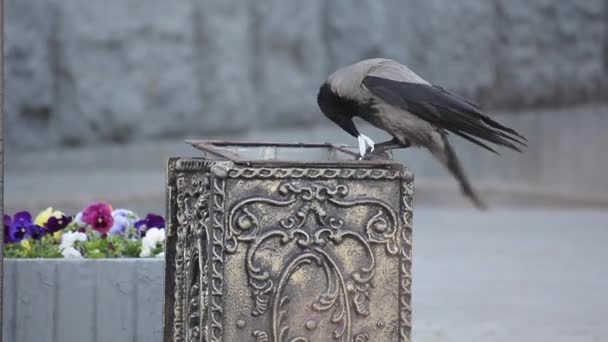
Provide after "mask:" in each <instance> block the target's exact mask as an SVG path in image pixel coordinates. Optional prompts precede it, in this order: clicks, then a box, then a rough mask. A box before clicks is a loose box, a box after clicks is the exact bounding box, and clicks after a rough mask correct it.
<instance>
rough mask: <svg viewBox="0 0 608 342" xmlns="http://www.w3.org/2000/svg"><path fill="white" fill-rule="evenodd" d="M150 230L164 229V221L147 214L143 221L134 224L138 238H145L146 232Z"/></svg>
mask: <svg viewBox="0 0 608 342" xmlns="http://www.w3.org/2000/svg"><path fill="white" fill-rule="evenodd" d="M150 228H159V229H160V228H165V219H164V218H163V217H162V216H160V215H156V214H152V213H149V214H148V215H146V217H145V218H144V219H143V220H139V221H137V222H135V230H137V233H138V234H139V236H142V237H143V236H146V231H147V230H148V229H150Z"/></svg>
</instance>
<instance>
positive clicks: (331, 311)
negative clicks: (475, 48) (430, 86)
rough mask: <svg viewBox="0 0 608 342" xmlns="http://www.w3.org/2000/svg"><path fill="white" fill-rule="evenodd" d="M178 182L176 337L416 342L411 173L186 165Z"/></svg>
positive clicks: (172, 172)
mask: <svg viewBox="0 0 608 342" xmlns="http://www.w3.org/2000/svg"><path fill="white" fill-rule="evenodd" d="M168 176H169V177H168V187H169V188H170V189H169V190H170V191H168V198H169V199H170V201H169V203H170V209H169V210H170V213H171V215H168V217H169V219H170V228H169V233H168V234H169V235H168V236H169V239H168V240H167V241H168V242H169V243H170V244H171V246H172V248H167V251H168V254H167V259H166V260H167V265H168V266H169V265H170V268H169V269H168V273H167V274H168V278H166V279H167V281H169V282H170V283H169V284H171V286H170V287H169V289H168V290H167V291H169V292H167V293H166V296H167V297H166V299H165V300H166V304H165V317H167V318H166V320H165V329H167V326H170V328H169V329H168V333H167V334H166V335H165V341H167V342H169V341H180V342H191V341H197V342H202V341H210V342H220V341H224V342H232V341H243V342H246V341H255V342H279V341H280V342H329V341H339V342H367V341H409V338H410V333H411V306H410V303H411V292H410V288H411V241H412V229H411V228H412V212H413V211H412V206H411V204H412V193H413V182H412V175H411V172H410V171H409V170H404V171H403V170H401V169H398V168H380V167H378V168H369V169H368V168H348V167H346V168H342V167H335V168H334V167H332V168H325V167H314V166H313V167H308V166H307V167H301V166H296V167H257V166H249V165H247V166H244V165H233V164H230V163H225V162H221V161H220V162H216V161H201V160H189V159H176V160H175V161H173V164H170V165H169V174H168ZM368 194H369V195H368ZM168 247H169V246H168ZM167 313H168V314H167Z"/></svg>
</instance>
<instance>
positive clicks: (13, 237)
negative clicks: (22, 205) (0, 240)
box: [5, 211, 34, 242]
mask: <svg viewBox="0 0 608 342" xmlns="http://www.w3.org/2000/svg"><path fill="white" fill-rule="evenodd" d="M5 222H6V219H5ZM33 226H34V224H33V223H32V215H30V213H28V212H27V211H20V212H18V213H16V214H15V217H13V222H11V223H10V225H9V227H8V239H7V240H8V241H10V242H19V241H21V240H23V239H25V238H27V237H29V236H30V235H31V233H32V229H33V228H32V227H33Z"/></svg>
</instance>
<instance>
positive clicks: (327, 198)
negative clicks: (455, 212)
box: [225, 181, 399, 342]
mask: <svg viewBox="0 0 608 342" xmlns="http://www.w3.org/2000/svg"><path fill="white" fill-rule="evenodd" d="M353 212H354V213H355V214H353V215H351V214H350V213H353ZM398 228H399V217H398V215H397V212H396V211H395V210H394V209H393V208H392V207H391V206H390V205H389V204H387V203H385V202H383V201H381V200H378V199H374V198H362V197H356V198H349V186H348V185H344V184H337V185H331V184H324V183H314V182H313V183H309V182H293V181H292V182H289V181H286V182H282V183H280V185H279V186H278V188H277V190H276V192H275V193H272V194H270V195H268V196H254V197H247V198H244V199H241V200H239V201H237V202H236V203H234V204H233V205H231V206H230V207H229V208H227V217H226V228H225V229H226V231H225V253H227V254H234V253H242V254H243V255H244V256H245V257H244V262H245V263H244V271H245V272H246V274H247V285H248V289H249V291H250V296H251V300H252V303H253V305H252V309H251V315H252V316H254V317H255V316H261V315H266V316H267V317H268V320H269V322H270V325H269V327H268V329H267V330H262V329H256V330H254V331H252V336H254V337H255V338H256V339H255V341H258V342H259V341H273V342H279V341H280V342H283V341H301V342H304V341H309V339H308V338H307V337H305V336H302V335H299V334H296V333H292V330H293V329H292V328H291V326H290V316H293V317H294V318H297V319H302V318H303V317H302V315H301V312H300V310H299V308H298V307H297V306H298V305H293V303H296V302H297V303H299V304H304V305H306V306H307V307H309V308H310V309H311V310H312V312H314V313H318V314H325V315H323V316H326V317H328V318H329V319H328V320H329V321H330V324H331V325H332V328H331V340H334V341H340V342H351V341H367V339H368V338H369V337H368V335H367V334H366V333H358V334H355V333H354V332H353V318H354V316H359V317H367V316H368V315H369V314H370V312H369V305H370V300H372V293H371V286H372V280H373V279H374V275H375V272H376V253H375V251H374V249H373V248H372V246H373V245H379V246H382V247H383V249H384V250H385V255H387V256H393V257H395V258H397V257H398V253H399V246H398V245H399V243H398V236H397V233H398V230H399V229H398ZM269 251H271V253H270V254H269ZM272 252H274V253H272ZM311 266H314V267H311ZM303 268H308V269H309V270H308V271H307V272H308V273H310V272H312V274H315V273H316V278H318V279H319V280H320V281H321V280H322V282H320V283H319V284H318V287H319V289H321V290H320V291H319V293H318V294H316V295H315V296H313V297H311V298H309V299H310V300H309V303H305V302H303V301H302V300H292V298H291V297H292V296H290V295H289V291H286V288H288V287H292V291H291V292H293V291H294V289H293V288H294V286H295V291H297V283H298V282H299V281H298V279H295V277H296V273H297V272H299V271H300V270H302V269H303ZM313 269H314V270H313ZM300 273H302V272H300ZM319 273H320V274H319ZM294 284H295V285H294ZM291 302H293V303H291ZM290 303H291V304H292V305H290ZM320 320H322V319H315V317H307V318H306V322H305V324H304V325H305V328H306V329H308V330H314V329H316V328H317V325H318V322H319V321H320Z"/></svg>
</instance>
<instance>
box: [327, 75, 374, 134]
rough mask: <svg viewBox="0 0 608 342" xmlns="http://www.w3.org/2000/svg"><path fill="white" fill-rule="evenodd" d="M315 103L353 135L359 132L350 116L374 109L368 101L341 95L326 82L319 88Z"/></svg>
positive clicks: (365, 113)
mask: <svg viewBox="0 0 608 342" xmlns="http://www.w3.org/2000/svg"><path fill="white" fill-rule="evenodd" d="M317 104H318V105H319V108H320V109H321V111H322V112H323V114H325V116H327V117H328V118H329V119H331V120H332V121H333V122H335V123H336V124H338V125H339V126H340V127H342V128H343V129H344V130H345V131H347V132H348V133H350V134H351V135H353V136H355V137H356V136H358V135H359V132H358V131H357V129H356V128H355V126H354V124H353V122H352V118H353V117H354V116H364V115H367V114H370V113H371V112H372V111H374V110H375V109H374V108H373V107H372V103H371V102H369V101H367V102H360V101H357V100H354V99H350V98H348V97H346V96H341V95H340V94H338V93H337V92H336V91H334V90H333V89H332V87H331V85H330V84H329V83H328V82H325V83H323V84H322V85H321V88H319V93H318V94H317Z"/></svg>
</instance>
